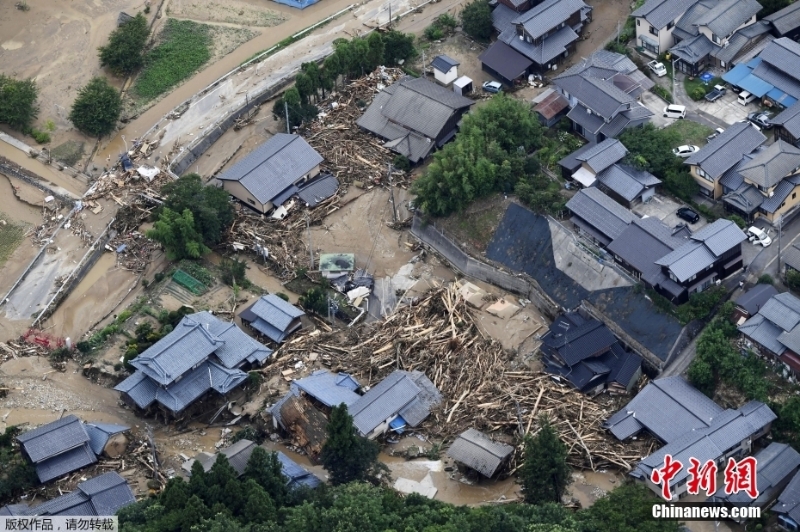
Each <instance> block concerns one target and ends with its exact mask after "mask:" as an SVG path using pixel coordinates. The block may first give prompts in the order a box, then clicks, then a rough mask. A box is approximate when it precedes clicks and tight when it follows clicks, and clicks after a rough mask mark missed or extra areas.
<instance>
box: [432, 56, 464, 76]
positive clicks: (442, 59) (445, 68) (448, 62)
mask: <svg viewBox="0 0 800 532" xmlns="http://www.w3.org/2000/svg"><path fill="white" fill-rule="evenodd" d="M460 64H461V63H459V62H458V61H456V60H455V59H453V58H452V57H450V56H448V55H444V54H441V55H437V56H436V57H434V58H433V61H431V66H432V67H433V68H435V69H436V70H438V71H440V72H444V73H445V74H446V73H447V72H449V71H450V69H451V68H453V67H454V66H458V65H460Z"/></svg>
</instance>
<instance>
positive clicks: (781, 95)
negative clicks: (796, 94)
mask: <svg viewBox="0 0 800 532" xmlns="http://www.w3.org/2000/svg"><path fill="white" fill-rule="evenodd" d="M767 98H769V99H770V100H772V101H773V102H775V103H777V104H778V105H780V106H781V107H791V106H792V105H794V104H795V103H797V98H793V97H792V96H789V95H788V94H786V93H785V92H783V91H782V90H780V89H779V88H777V87H775V88H774V89H772V90H771V91H769V92H768V93H767Z"/></svg>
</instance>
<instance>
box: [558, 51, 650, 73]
mask: <svg viewBox="0 0 800 532" xmlns="http://www.w3.org/2000/svg"><path fill="white" fill-rule="evenodd" d="M587 70H588V71H589V72H588V75H589V76H590V77H602V78H610V77H611V76H613V75H614V73H616V72H621V73H623V74H633V73H634V72H637V71H639V68H638V67H637V66H636V63H634V62H633V61H631V60H630V59H629V58H628V56H626V55H623V54H618V53H617V52H611V51H609V50H602V49H601V50H597V51H596V52H594V53H592V54H591V55H590V56H589V57H586V58H581V60H580V61H578V63H576V64H575V65H573V66H571V67H569V68H568V69H567V70H565V71H564V72H563V73H562V74H560V75H559V77H562V76H574V75H576V74H581V73H583V72H586V71H587Z"/></svg>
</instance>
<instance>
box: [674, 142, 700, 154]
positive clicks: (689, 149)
mask: <svg viewBox="0 0 800 532" xmlns="http://www.w3.org/2000/svg"><path fill="white" fill-rule="evenodd" d="M698 151H700V147H699V146H694V145H689V144H687V145H685V146H678V147H677V148H675V149H674V150H672V153H674V154H675V155H677V156H678V157H688V156H690V155H691V154H693V153H695V152H698Z"/></svg>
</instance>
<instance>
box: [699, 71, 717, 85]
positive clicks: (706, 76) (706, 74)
mask: <svg viewBox="0 0 800 532" xmlns="http://www.w3.org/2000/svg"><path fill="white" fill-rule="evenodd" d="M712 79H714V74H712V73H711V72H703V73H702V74H700V81H702V82H703V83H705V84H708V82H709V81H711V80H712Z"/></svg>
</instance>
